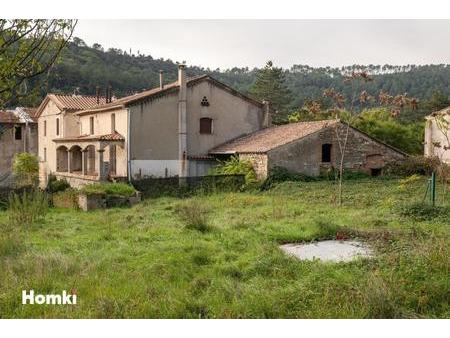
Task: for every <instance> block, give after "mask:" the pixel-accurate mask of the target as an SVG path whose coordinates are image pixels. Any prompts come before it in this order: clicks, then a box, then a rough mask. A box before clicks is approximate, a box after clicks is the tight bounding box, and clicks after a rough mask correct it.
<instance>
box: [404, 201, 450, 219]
mask: <svg viewBox="0 0 450 338" xmlns="http://www.w3.org/2000/svg"><path fill="white" fill-rule="evenodd" d="M400 215H401V216H404V217H410V218H413V219H415V220H420V221H427V220H432V219H433V218H436V217H442V218H443V219H446V218H447V219H448V217H450V207H449V206H432V205H431V204H427V203H423V202H416V203H413V204H407V205H403V206H401V207H400Z"/></svg>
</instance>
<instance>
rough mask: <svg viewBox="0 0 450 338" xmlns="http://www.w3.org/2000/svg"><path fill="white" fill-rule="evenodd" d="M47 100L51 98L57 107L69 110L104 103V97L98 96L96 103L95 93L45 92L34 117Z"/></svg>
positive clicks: (37, 115)
mask: <svg viewBox="0 0 450 338" xmlns="http://www.w3.org/2000/svg"><path fill="white" fill-rule="evenodd" d="M49 100H52V101H53V102H54V103H55V104H56V106H57V107H58V108H59V109H61V110H71V111H78V110H83V109H89V108H92V107H96V106H97V107H98V106H101V105H104V104H106V98H105V97H99V103H97V96H95V95H74V94H47V96H46V97H45V99H44V100H43V101H42V102H41V104H40V106H39V107H38V109H37V111H36V112H35V114H34V116H35V118H38V117H39V116H40V115H41V113H42V111H43V109H44V107H45V106H46V104H47V102H48V101H49Z"/></svg>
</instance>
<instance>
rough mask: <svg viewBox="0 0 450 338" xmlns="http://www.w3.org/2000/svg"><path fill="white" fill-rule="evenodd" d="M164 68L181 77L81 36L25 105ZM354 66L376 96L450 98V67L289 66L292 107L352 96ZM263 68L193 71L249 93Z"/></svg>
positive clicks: (130, 85)
mask: <svg viewBox="0 0 450 338" xmlns="http://www.w3.org/2000/svg"><path fill="white" fill-rule="evenodd" d="M261 66H263V65H261ZM159 70H163V71H164V72H165V81H166V82H167V83H168V82H172V81H175V80H176V76H177V65H176V63H175V62H174V61H171V60H164V59H154V58H153V57H152V56H149V55H147V56H146V55H141V54H131V53H129V52H126V51H122V50H119V49H112V48H111V49H108V50H104V49H103V48H102V46H100V45H98V44H94V45H93V46H92V47H89V46H87V45H86V44H85V43H84V42H83V41H82V40H81V39H78V38H75V39H74V40H73V42H71V43H70V44H69V46H68V48H66V49H65V50H64V52H63V54H62V56H61V59H60V61H59V62H58V64H57V65H56V66H55V67H54V68H53V69H52V71H51V72H50V75H49V78H48V83H47V85H46V86H44V87H42V88H41V92H40V94H38V96H35V97H32V98H30V97H29V98H27V101H28V102H19V103H26V104H38V103H39V102H40V100H41V98H42V97H43V96H44V95H45V94H46V93H47V92H69V93H72V92H79V93H81V94H94V93H95V88H96V86H100V87H102V88H103V89H104V88H105V85H106V84H107V83H110V84H111V86H112V88H113V92H114V95H116V96H118V97H121V96H125V95H128V94H132V93H134V92H137V91H141V90H143V89H147V88H150V87H155V86H157V85H158V84H159ZM352 70H355V71H360V70H367V71H368V72H370V73H371V74H374V81H373V82H371V83H369V84H368V91H369V92H370V93H371V94H377V93H378V92H379V91H380V90H385V91H387V92H389V93H391V94H399V93H405V92H407V93H408V94H409V95H411V96H414V97H417V98H419V99H420V100H421V101H426V100H428V99H430V97H431V96H432V94H433V93H434V92H437V91H440V92H441V93H442V94H444V95H445V96H447V97H448V96H450V85H449V81H450V65H425V66H415V65H408V66H390V65H384V66H376V65H369V66H359V65H353V66H348V67H343V68H331V67H326V68H325V67H324V68H313V67H309V66H304V65H294V66H292V67H291V68H290V69H287V70H285V78H286V84H287V86H288V87H289V89H290V90H291V92H292V95H291V99H290V102H289V107H290V108H291V109H292V110H294V109H297V108H298V107H300V106H302V105H303V103H304V102H305V100H308V99H317V98H320V97H321V96H322V91H323V90H324V89H326V88H330V87H334V88H336V89H339V90H341V91H342V92H344V93H346V94H347V95H348V94H349V93H350V90H351V88H350V86H348V85H346V84H344V82H343V79H342V74H343V73H345V72H348V71H352ZM257 71H258V69H256V68H255V69H248V68H233V69H229V70H223V71H221V70H218V69H217V70H211V69H205V68H201V67H188V69H187V73H188V75H189V76H193V75H199V74H203V73H209V74H211V75H212V76H214V77H216V78H217V79H218V80H221V81H223V82H225V83H227V84H229V85H231V86H232V87H234V88H236V89H238V90H241V91H243V92H246V93H248V91H249V88H250V87H251V86H252V84H253V83H254V81H255V76H256V72H257ZM39 95H40V96H39ZM348 96H350V95H348Z"/></svg>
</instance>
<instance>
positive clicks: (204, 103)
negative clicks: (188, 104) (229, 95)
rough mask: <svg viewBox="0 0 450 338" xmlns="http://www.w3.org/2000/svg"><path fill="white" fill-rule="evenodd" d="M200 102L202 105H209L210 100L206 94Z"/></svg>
mask: <svg viewBox="0 0 450 338" xmlns="http://www.w3.org/2000/svg"><path fill="white" fill-rule="evenodd" d="M200 104H201V105H202V107H208V106H209V102H208V99H207V98H206V96H203V99H202V102H201V103H200Z"/></svg>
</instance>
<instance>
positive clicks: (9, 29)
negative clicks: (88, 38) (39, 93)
mask: <svg viewBox="0 0 450 338" xmlns="http://www.w3.org/2000/svg"><path fill="white" fill-rule="evenodd" d="M75 25H76V21H75V20H58V19H54V20H41V19H30V20H22V19H14V20H6V19H0V107H3V106H5V105H6V104H8V102H9V101H10V100H11V98H14V97H19V96H24V95H29V94H30V93H29V89H28V84H27V82H28V81H30V80H33V79H36V78H38V77H39V76H40V75H42V74H45V73H47V72H48V71H49V69H50V68H51V67H52V66H53V64H54V63H55V61H56V59H57V57H58V56H59V54H60V53H61V50H62V49H63V48H64V47H65V45H66V44H67V42H68V40H69V39H70V38H71V36H72V33H73V30H74V28H75ZM40 79H42V76H41V77H40ZM38 87H39V86H38V85H37V83H34V88H38Z"/></svg>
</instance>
